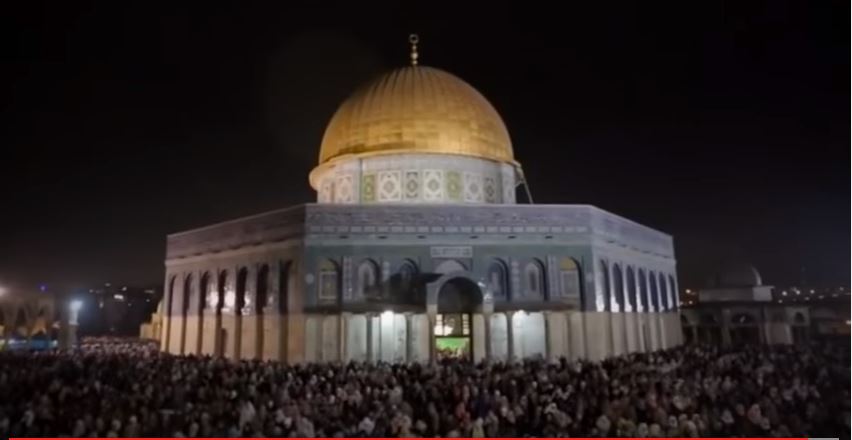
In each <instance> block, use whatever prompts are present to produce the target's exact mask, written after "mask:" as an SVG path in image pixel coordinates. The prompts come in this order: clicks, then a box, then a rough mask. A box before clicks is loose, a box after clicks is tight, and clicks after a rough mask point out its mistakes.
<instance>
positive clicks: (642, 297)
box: [638, 269, 651, 312]
mask: <svg viewBox="0 0 852 440" xmlns="http://www.w3.org/2000/svg"><path fill="white" fill-rule="evenodd" d="M638 273H639V303H640V304H641V305H642V311H643V312H649V311H651V310H650V308H649V307H650V303H649V301H648V284H647V282H646V281H647V280H646V279H645V271H644V270H642V269H639V270H638Z"/></svg>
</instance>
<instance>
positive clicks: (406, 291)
mask: <svg viewBox="0 0 852 440" xmlns="http://www.w3.org/2000/svg"><path fill="white" fill-rule="evenodd" d="M417 273H418V270H417V265H416V264H415V263H414V262H413V261H411V260H405V261H403V262H402V264H400V265H399V268H398V269H397V271H396V273H395V274H393V275H391V277H390V280H389V285H390V296H391V300H392V301H393V302H397V303H402V304H414V303H417V302H418V301H419V297H418V291H417V282H416V278H417Z"/></svg>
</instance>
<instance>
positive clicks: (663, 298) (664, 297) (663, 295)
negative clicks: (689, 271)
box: [659, 272, 669, 312]
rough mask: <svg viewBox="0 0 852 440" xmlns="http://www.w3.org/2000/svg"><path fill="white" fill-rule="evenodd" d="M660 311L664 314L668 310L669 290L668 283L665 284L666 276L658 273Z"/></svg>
mask: <svg viewBox="0 0 852 440" xmlns="http://www.w3.org/2000/svg"><path fill="white" fill-rule="evenodd" d="M659 277H660V311H662V312H665V311H668V310H669V289H668V287H667V286H668V283H666V276H665V275H663V273H662V272H660V275H659Z"/></svg>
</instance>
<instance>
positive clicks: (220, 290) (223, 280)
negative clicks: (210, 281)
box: [216, 270, 234, 315]
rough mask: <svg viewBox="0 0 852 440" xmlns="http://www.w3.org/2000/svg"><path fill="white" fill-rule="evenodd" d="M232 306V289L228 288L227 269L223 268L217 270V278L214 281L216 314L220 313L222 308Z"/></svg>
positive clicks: (226, 308)
mask: <svg viewBox="0 0 852 440" xmlns="http://www.w3.org/2000/svg"><path fill="white" fill-rule="evenodd" d="M229 292H230V295H229ZM232 307H234V296H233V291H229V290H228V271H226V270H223V271H221V272H219V280H218V281H217V282H216V314H217V315H221V314H222V310H229V309H231V308H232Z"/></svg>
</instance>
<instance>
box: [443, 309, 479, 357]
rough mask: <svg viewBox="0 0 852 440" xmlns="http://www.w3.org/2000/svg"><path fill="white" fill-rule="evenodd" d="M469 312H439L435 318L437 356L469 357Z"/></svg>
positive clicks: (470, 344)
mask: <svg viewBox="0 0 852 440" xmlns="http://www.w3.org/2000/svg"><path fill="white" fill-rule="evenodd" d="M470 337H471V331H470V313H439V314H438V316H437V317H436V320H435V349H436V350H437V352H438V357H440V358H445V357H454V358H468V359H469V358H470V357H471V354H472V353H471V346H472V345H473V344H472V343H471V340H470V339H471V338H470Z"/></svg>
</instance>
